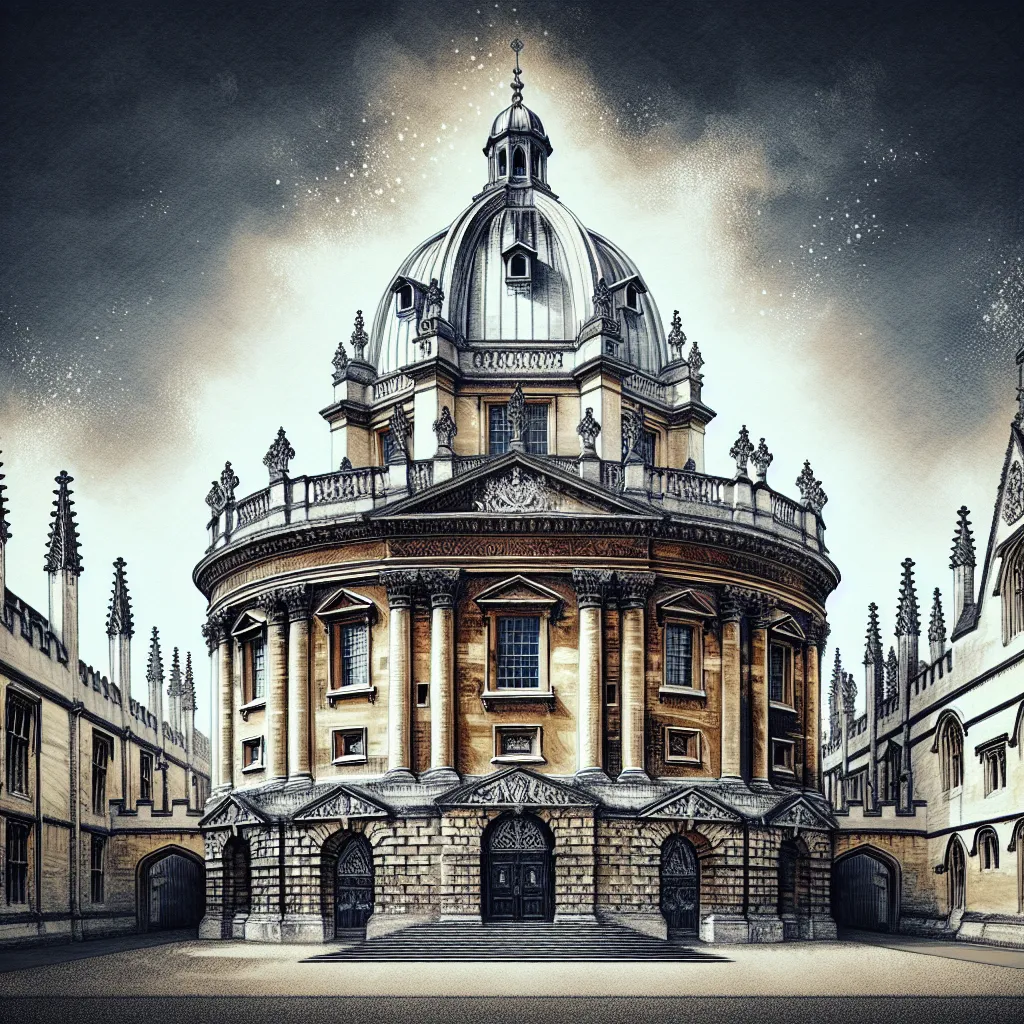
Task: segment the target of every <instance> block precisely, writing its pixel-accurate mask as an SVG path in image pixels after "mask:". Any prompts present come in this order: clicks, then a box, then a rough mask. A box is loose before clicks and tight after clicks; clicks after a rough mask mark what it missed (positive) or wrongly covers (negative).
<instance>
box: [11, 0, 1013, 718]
mask: <svg viewBox="0 0 1024 1024" xmlns="http://www.w3.org/2000/svg"><path fill="white" fill-rule="evenodd" d="M2 17H3V24H2V26H0V27H2V32H0V35H2V42H0V46H2V66H0V86H2V87H0V97H2V98H0V147H2V150H3V153H2V155H3V159H2V160H0V197H2V206H0V217H2V230H0V247H2V259H0V449H2V451H3V455H2V459H3V461H4V464H5V465H4V472H6V473H7V480H6V483H7V484H8V486H9V490H8V492H7V496H8V503H9V506H10V520H11V527H12V531H13V537H12V540H11V541H10V543H9V545H8V551H7V564H8V571H7V584H8V588H9V589H10V590H12V591H14V592H15V593H17V594H18V595H19V596H21V597H23V598H24V599H25V600H27V601H29V602H30V603H31V604H33V605H35V606H36V607H38V608H39V609H40V610H42V611H43V612H44V614H45V611H46V577H45V574H44V573H43V571H42V560H43V555H44V549H45V541H46V535H47V526H48V522H49V515H48V513H49V509H50V502H51V500H52V496H51V491H52V488H53V483H52V480H53V477H54V476H55V475H56V473H57V472H58V471H59V470H61V469H65V468H66V469H67V470H68V471H69V472H71V474H72V475H73V476H74V477H75V482H74V484H73V485H72V486H73V489H74V491H75V500H76V503H77V504H76V511H77V513H78V522H79V524H80V531H81V536H82V553H83V558H84V563H85V573H84V574H83V576H82V579H81V602H82V610H81V635H82V639H81V656H82V658H83V659H84V660H85V661H87V662H89V663H90V664H93V665H95V666H97V667H98V668H101V669H102V670H104V671H105V670H106V668H107V655H106V636H105V633H104V624H105V617H106V611H107V604H108V599H109V594H110V585H111V580H112V569H111V563H112V562H113V560H114V559H115V558H116V557H118V556H122V557H124V558H125V559H126V560H127V562H128V570H127V573H128V582H129V589H130V592H131V596H132V601H133V605H134V611H135V621H136V630H137V632H136V640H135V643H134V645H133V647H134V652H133V653H134V663H133V691H134V693H135V695H136V696H137V697H138V696H142V697H143V698H144V696H145V692H146V691H145V679H144V676H145V657H146V637H147V635H148V633H149V630H150V628H151V627H152V626H153V625H156V626H158V627H159V629H160V632H161V637H162V640H163V643H164V646H165V652H164V656H165V662H167V661H168V660H169V648H170V647H172V646H178V647H180V648H181V649H182V651H185V650H191V651H192V652H193V657H194V660H196V661H197V662H198V663H199V665H200V666H202V665H203V664H204V663H205V659H204V658H203V653H204V646H203V641H202V638H201V636H200V632H199V630H200V625H201V623H202V622H203V620H204V609H205V601H204V599H203V597H202V596H201V595H200V594H199V593H198V592H197V591H196V590H195V589H194V587H193V585H192V581H191V569H192V567H193V565H194V564H195V563H196V562H197V561H198V560H199V558H200V557H201V556H202V553H203V551H204V549H205V546H206V530H205V524H206V521H207V518H208V515H207V513H208V510H207V508H206V506H205V504H204V503H203V498H204V496H205V494H206V492H207V490H208V489H209V485H210V480H211V479H212V478H213V477H214V476H215V475H217V473H218V472H219V470H220V468H221V467H222V466H223V464H224V461H225V459H230V460H231V461H232V463H233V465H234V467H235V469H236V471H237V473H238V475H239V477H240V478H241V486H240V487H239V494H240V495H241V494H246V493H249V492H251V491H253V490H256V489H258V488H260V487H262V486H265V483H266V476H265V473H266V471H265V469H264V467H263V465H262V456H263V454H264V452H265V451H266V449H267V447H268V445H269V444H270V442H271V441H272V439H273V437H274V434H275V433H276V431H277V428H278V427H279V426H284V427H285V428H286V429H287V432H288V437H289V439H290V440H291V441H292V444H293V445H294V447H295V449H296V451H297V452H298V456H297V458H296V460H295V462H294V463H293V466H292V471H293V472H294V473H318V472H325V471H327V470H329V469H331V468H333V467H332V466H331V465H330V444H329V438H328V431H327V427H326V424H325V423H324V422H323V420H322V419H321V418H320V416H319V412H318V411H319V410H320V409H321V408H323V407H324V406H326V405H327V404H328V403H329V402H330V401H331V356H332V355H333V352H334V350H335V348H336V346H337V343H338V341H339V340H340V339H342V338H347V337H348V335H349V333H350V332H351V330H352V318H353V316H354V312H355V310H356V309H357V308H360V309H364V310H367V311H370V310H374V309H375V308H376V304H377V301H378V300H379V297H380V295H381V293H382V292H383V290H384V288H385V287H386V285H387V284H388V282H389V279H390V277H391V275H392V274H393V273H394V271H395V269H396V268H397V266H398V264H399V263H400V262H401V260H402V259H403V258H404V256H405V255H406V253H407V252H409V251H410V250H411V249H412V248H414V247H415V246H416V245H417V243H419V242H420V241H421V240H422V239H423V238H424V237H426V236H427V235H429V234H431V233H433V232H434V231H436V230H438V229H440V228H441V227H443V226H445V225H446V224H447V223H449V222H450V221H451V220H453V219H454V218H455V216H456V215H457V214H458V213H459V212H460V211H461V209H462V208H463V207H464V206H465V205H467V204H468V202H469V200H470V198H471V197H472V196H473V195H474V194H475V193H476V192H477V191H479V188H480V186H481V185H482V184H483V183H484V181H485V180H486V166H485V160H484V157H483V156H482V153H481V148H482V146H483V144H484V142H485V140H486V137H487V130H488V128H489V125H490V122H491V119H492V118H493V117H494V115H495V114H496V113H497V112H498V111H499V110H501V109H502V108H503V107H505V106H506V105H507V103H508V99H509V85H508V83H509V81H510V77H511V64H512V60H511V58H512V54H511V51H510V50H509V45H508V44H509V41H510V40H511V39H512V38H513V37H515V36H519V37H521V38H522V40H523V41H524V43H525V50H524V51H523V54H522V58H521V61H522V66H523V69H524V70H523V78H524V81H525V101H526V102H527V104H528V105H529V106H530V107H531V108H532V109H534V110H535V111H536V112H537V113H538V114H539V115H540V116H541V117H542V119H543V121H544V124H545V127H546V129H547V132H548V135H549V137H550V138H551V141H552V143H553V146H554V155H553V156H552V158H551V160H550V162H549V180H550V183H551V185H552V187H553V188H554V190H555V191H556V193H558V195H559V196H560V198H561V199H562V201H563V202H565V203H566V205H568V206H569V207H570V209H572V210H573V211H574V212H575V213H576V214H577V215H579V216H580V217H581V219H582V220H583V221H584V223H586V224H587V225H588V226H589V227H591V228H592V229H593V230H595V231H597V232H599V233H601V234H603V235H606V236H608V237H610V238H612V239H613V240H614V241H615V242H616V243H617V244H618V245H619V246H621V247H622V248H623V249H624V250H625V251H626V252H627V253H629V254H630V256H631V257H632V258H633V259H634V260H635V261H636V262H637V263H638V265H639V267H640V270H641V272H642V273H643V275H644V278H645V280H646V282H647V284H648V286H649V287H650V289H651V291H652V293H653V294H654V296H655V299H656V301H657V303H658V305H659V308H660V310H661V313H662V315H663V317H664V318H665V319H666V321H667V320H668V319H669V317H670V316H671V312H672V310H673V309H676V308H678V309H679V310H680V315H681V317H682V321H683V327H684V330H685V331H686V333H687V335H688V337H690V338H691V339H696V340H697V341H698V342H699V345H700V348H701V351H702V353H703V354H704V357H705V359H706V360H707V365H706V366H705V368H704V375H705V386H704V396H703V397H704V400H705V401H706V402H707V403H708V404H709V405H710V406H711V407H712V408H713V409H715V410H716V412H717V414H718V415H717V418H716V419H715V420H714V421H713V422H712V423H711V425H710V427H709V429H708V435H707V466H708V470H709V472H715V473H721V474H723V475H724V474H728V473H730V470H731V461H730V460H729V458H728V450H729V448H730V446H731V444H732V442H733V440H734V439H735V437H736V434H737V432H738V430H739V427H740V425H741V424H746V425H747V426H748V427H749V429H750V433H751V436H752V437H753V438H754V439H755V442H756V440H757V439H758V438H760V437H761V436H762V435H763V436H764V437H765V438H766V441H767V444H768V446H769V448H770V449H771V450H772V452H773V453H774V455H775V461H774V463H773V464H772V467H771V470H770V473H769V482H770V483H771V484H773V486H775V487H776V488H777V489H779V490H781V491H783V492H784V493H788V494H790V495H791V496H794V497H795V496H796V494H797V491H796V487H795V479H796V476H797V474H798V472H799V471H800V467H801V465H802V463H803V460H804V459H810V461H811V464H812V466H813V468H814V472H815V474H816V475H817V476H818V477H819V478H820V479H821V480H822V482H823V484H824V488H825V490H826V492H827V494H828V496H829V502H828V504H827V506H826V507H825V511H824V516H825V522H826V525H827V534H826V541H827V544H828V546H829V549H830V553H831V556H832V557H833V558H834V560H835V561H836V563H837V564H838V566H839V568H840V571H841V573H842V575H843V581H842V584H841V585H840V587H839V589H838V591H837V592H836V594H835V595H834V596H833V597H832V598H831V599H830V601H829V619H830V622H831V624H832V637H831V641H830V647H829V650H828V651H827V652H826V655H825V657H826V659H827V660H826V667H827V666H828V665H830V664H831V659H832V656H833V649H832V648H833V645H836V644H837V645H838V646H839V648H840V649H841V651H842V653H843V659H844V662H845V663H846V665H847V667H848V668H851V669H853V670H854V671H855V673H856V675H857V678H858V681H859V680H860V674H861V673H860V668H859V663H860V660H861V656H862V652H863V637H864V630H865V624H866V619H867V604H868V602H869V601H876V602H877V603H878V604H879V606H880V609H881V617H882V625H883V629H884V633H885V636H884V640H885V643H886V644H888V643H890V642H891V634H892V631H893V626H894V622H895V612H896V600H897V594H898V588H899V578H900V561H901V560H902V559H903V558H905V557H907V556H909V557H911V558H913V559H914V560H915V562H916V563H917V567H916V571H915V572H916V579H917V584H918V590H919V595H920V601H921V604H922V606H923V611H922V618H923V619H924V622H925V625H926V624H927V612H928V609H929V608H930V604H931V598H930V595H931V592H932V590H933V588H934V587H936V586H938V587H941V588H942V594H943V598H944V600H945V602H946V605H947V617H946V618H947V625H951V622H950V618H951V615H950V614H949V612H948V609H949V606H950V605H951V603H952V593H951V590H952V574H951V571H950V570H949V567H948V552H949V547H950V542H951V538H952V534H953V529H954V525H955V520H956V516H955V510H956V509H957V508H958V507H959V506H960V505H961V504H966V505H967V506H968V507H969V508H970V509H971V510H972V517H971V518H972V521H973V522H974V524H975V531H976V535H977V536H978V537H979V539H980V542H981V544H983V543H984V539H985V536H986V534H987V529H988V522H989V521H990V517H991V509H992V504H993V502H994V500H995V488H996V483H997V479H996V478H997V474H998V471H999V468H1000V465H1001V461H1002V456H1003V453H1004V450H1005V445H1006V441H1007V438H1008V426H1009V422H1010V419H1011V417H1012V415H1013V412H1014V410H1015V388H1016V371H1015V367H1014V354H1015V352H1016V350H1017V348H1018V347H1019V345H1020V344H1021V341H1022V340H1024V339H1022V332H1021V326H1022V323H1024V268H1022V259H1024V215H1022V214H1024V191H1022V189H1021V181H1022V170H1024V138H1022V136H1024V121H1022V119H1021V118H1020V115H1019V112H1020V110H1021V109H1024V82H1022V76H1021V71H1020V60H1019V55H1018V53H1017V46H1018V42H1017V41H1018V40H1019V39H1020V38H1021V29H1022V27H1024V26H1022V24H1021V22H1022V15H1021V13H1020V12H1019V11H1017V12H1014V11H1013V9H1012V7H1011V5H1007V4H1005V3H1000V4H985V3H972V4H971V5H964V4H955V5H948V6H944V5H942V4H936V3H929V4H917V3H913V2H901V3H900V4H892V3H891V2H890V3H874V2H862V3H856V4H852V3H841V2H833V3H829V4H821V3H816V4H811V3H807V4H803V3H772V4H764V3H753V2H750V3H741V2H729V0H718V2H685V0H683V2H678V0H677V2H673V3H651V2H648V3H644V4H632V5H626V4H621V3H593V4H581V5H572V4H569V3H540V2H523V0H518V2H516V3H514V4H509V3H499V4H494V3H489V4H485V3H463V2H449V3H429V2H419V3H403V2H393V0H391V2H389V0H383V2H377V3H374V4H372V5H371V4H366V3H360V4H354V3H351V4H350V3H344V2H340V0H335V2H330V3H328V2H317V3H312V2H304V0H292V2H289V3H287V4H281V3H274V4H267V3H262V2H258V0H249V2H247V3H244V4H242V3H238V4H232V3H218V2H215V0H213V2H206V3H202V4H190V3H188V2H184V0H174V2H173V3H168V2H161V0H154V2H150V3H146V4H137V3H133V4H117V3H108V4H98V3H89V4H80V5H72V4H61V3H57V2H51V3H48V4H45V5H41V4H38V3H37V2H35V0H33V2H13V0H5V2H3V3H2ZM923 641H925V642H926V638H923ZM197 685H198V689H199V704H200V708H199V722H200V727H202V728H204V730H205V722H206V719H207V716H208V713H209V694H208V686H207V681H206V676H205V672H204V670H203V669H202V668H201V669H200V671H199V673H198V678H197ZM860 703H861V705H862V704H863V697H861V699H860Z"/></svg>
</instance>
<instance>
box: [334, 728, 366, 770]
mask: <svg viewBox="0 0 1024 1024" xmlns="http://www.w3.org/2000/svg"><path fill="white" fill-rule="evenodd" d="M331 738H332V744H333V748H334V763H335V764H347V763H354V762H360V761H365V760H366V730H365V729H335V730H334V732H333V733H332V734H331Z"/></svg>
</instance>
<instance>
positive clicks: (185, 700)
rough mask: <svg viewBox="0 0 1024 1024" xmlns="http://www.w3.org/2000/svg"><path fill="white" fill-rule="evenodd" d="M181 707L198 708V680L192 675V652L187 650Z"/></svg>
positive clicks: (192, 709)
mask: <svg viewBox="0 0 1024 1024" xmlns="http://www.w3.org/2000/svg"><path fill="white" fill-rule="evenodd" d="M181 707H182V710H183V711H195V709H196V681H195V677H194V676H193V675H192V652H191V651H186V652H185V682H184V683H183V685H182V688H181Z"/></svg>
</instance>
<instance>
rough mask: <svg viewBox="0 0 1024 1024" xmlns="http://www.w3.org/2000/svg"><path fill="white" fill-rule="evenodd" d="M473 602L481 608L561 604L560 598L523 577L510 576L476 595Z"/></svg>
mask: <svg viewBox="0 0 1024 1024" xmlns="http://www.w3.org/2000/svg"><path fill="white" fill-rule="evenodd" d="M474 600H475V601H476V603H477V604H478V605H480V607H481V608H486V607H488V606H492V607H493V606H496V605H510V604H520V605H524V604H528V605H549V606H553V605H556V604H561V602H562V597H561V595H560V594H557V593H555V591H553V590H549V589H548V588H547V587H545V586H543V585H542V584H540V583H536V582H534V581H533V580H530V579H527V578H526V577H525V576H511V577H510V578H509V579H507V580H502V581H501V582H500V583H495V584H494V585H493V586H490V587H488V588H487V589H486V590H484V591H482V592H481V593H479V594H477V595H476V598H475V599H474Z"/></svg>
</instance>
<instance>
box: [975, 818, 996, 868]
mask: <svg viewBox="0 0 1024 1024" xmlns="http://www.w3.org/2000/svg"><path fill="white" fill-rule="evenodd" d="M976 842H977V844H978V860H979V861H980V862H981V870H982V871H998V870H999V837H998V836H997V835H996V830H995V829H994V828H986V829H984V830H982V832H981V834H980V835H979V836H978V838H977V840H976Z"/></svg>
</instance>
